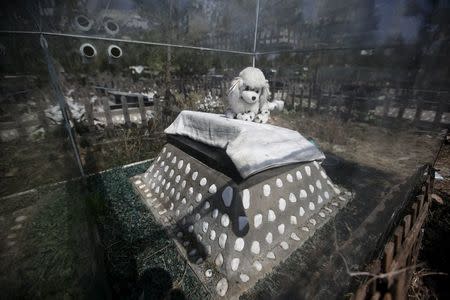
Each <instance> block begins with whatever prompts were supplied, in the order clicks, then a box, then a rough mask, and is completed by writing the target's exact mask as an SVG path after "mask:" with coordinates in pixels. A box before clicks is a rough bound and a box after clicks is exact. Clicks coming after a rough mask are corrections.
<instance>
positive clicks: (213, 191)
mask: <svg viewBox="0 0 450 300" xmlns="http://www.w3.org/2000/svg"><path fill="white" fill-rule="evenodd" d="M208 192H209V193H210V194H215V193H216V192H217V187H216V185H215V184H211V186H210V187H209V189H208Z"/></svg>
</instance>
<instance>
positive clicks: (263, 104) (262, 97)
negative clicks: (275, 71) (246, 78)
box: [259, 80, 270, 109]
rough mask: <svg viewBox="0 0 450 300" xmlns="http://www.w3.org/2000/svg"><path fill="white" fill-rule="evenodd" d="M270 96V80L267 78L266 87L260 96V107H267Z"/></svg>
mask: <svg viewBox="0 0 450 300" xmlns="http://www.w3.org/2000/svg"><path fill="white" fill-rule="evenodd" d="M269 98H270V90H269V82H268V81H267V80H266V83H265V84H264V87H263V88H262V91H261V95H260V96H259V108H260V109H262V108H264V109H266V107H267V105H268V103H267V102H268V101H269Z"/></svg>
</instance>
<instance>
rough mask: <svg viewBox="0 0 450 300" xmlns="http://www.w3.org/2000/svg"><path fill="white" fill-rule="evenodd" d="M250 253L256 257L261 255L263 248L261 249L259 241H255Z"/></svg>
mask: <svg viewBox="0 0 450 300" xmlns="http://www.w3.org/2000/svg"><path fill="white" fill-rule="evenodd" d="M250 251H251V252H252V253H253V254H256V255H258V254H259V253H260V251H261V248H260V247H259V242H258V241H253V243H252V246H251V247H250Z"/></svg>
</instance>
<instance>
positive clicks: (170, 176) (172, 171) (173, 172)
mask: <svg viewBox="0 0 450 300" xmlns="http://www.w3.org/2000/svg"><path fill="white" fill-rule="evenodd" d="M173 174H175V171H174V170H173V169H171V170H170V173H169V178H172V177H173Z"/></svg>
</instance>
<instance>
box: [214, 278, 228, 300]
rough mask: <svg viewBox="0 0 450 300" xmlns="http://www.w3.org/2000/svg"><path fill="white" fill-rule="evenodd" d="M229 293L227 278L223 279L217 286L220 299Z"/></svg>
mask: <svg viewBox="0 0 450 300" xmlns="http://www.w3.org/2000/svg"><path fill="white" fill-rule="evenodd" d="M227 291H228V281H227V279H226V278H222V279H220V280H219V282H218V283H217V285H216V292H217V294H218V295H219V296H220V297H223V296H225V294H226V293H227Z"/></svg>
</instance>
